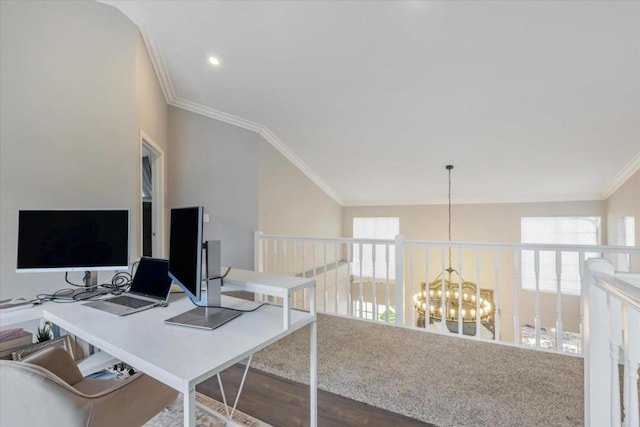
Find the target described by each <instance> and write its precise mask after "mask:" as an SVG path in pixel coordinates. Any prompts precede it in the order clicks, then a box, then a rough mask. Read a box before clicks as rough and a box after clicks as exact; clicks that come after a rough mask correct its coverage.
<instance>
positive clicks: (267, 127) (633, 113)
mask: <svg viewBox="0 0 640 427" xmlns="http://www.w3.org/2000/svg"><path fill="white" fill-rule="evenodd" d="M105 3H108V4H111V5H113V6H115V7H118V8H119V9H120V10H121V11H122V12H123V13H124V14H126V15H127V16H128V17H129V18H130V19H131V20H132V21H133V22H135V23H136V24H137V25H138V26H139V28H140V30H141V32H142V34H143V37H144V39H145V42H146V44H147V47H148V48H149V50H150V52H151V56H152V60H153V62H154V66H155V67H156V72H157V73H158V76H159V79H160V81H161V85H162V86H163V90H164V92H165V96H166V97H167V102H168V103H169V104H171V105H176V106H179V107H181V108H186V109H189V110H191V111H195V112H198V113H200V114H205V115H207V116H210V117H213V118H216V119H219V120H223V121H226V122H229V123H232V124H234V125H237V126H241V127H244V128H247V129H251V130H254V131H256V132H259V133H261V134H262V135H263V136H264V137H265V139H267V140H268V141H269V142H271V143H272V144H274V146H276V147H277V148H278V149H279V150H280V151H281V152H283V154H285V155H286V156H287V157H288V158H289V159H290V160H291V161H293V162H294V163H295V164H296V165H297V166H298V167H299V168H300V169H301V170H302V171H303V172H305V173H306V174H307V175H308V176H309V177H310V178H311V179H313V180H314V181H315V182H316V183H317V184H318V185H319V186H320V187H321V188H322V189H323V190H324V191H326V192H327V193H328V194H329V195H330V196H332V197H333V198H334V199H335V200H336V201H338V202H339V203H340V204H343V205H391V204H429V203H442V202H444V201H445V200H446V189H447V188H446V186H447V172H446V170H445V165H447V164H453V165H455V169H454V171H453V175H452V176H453V182H454V187H453V191H454V203H465V202H468V203H486V202H530V201H564V200H597V199H604V198H606V197H608V196H609V195H610V194H611V192H612V191H613V190H615V188H617V186H618V185H619V184H620V183H621V182H623V181H624V180H625V179H626V178H627V177H628V176H630V174H632V173H633V172H635V171H636V170H637V169H638V167H639V166H640V2H631V1H370V2H367V1H166V0H162V1H153V0H144V1H132V0H126V1H105ZM210 55H215V56H216V57H217V58H219V60H220V65H219V66H218V67H213V66H212V65H211V64H209V63H208V57H209V56H210Z"/></svg>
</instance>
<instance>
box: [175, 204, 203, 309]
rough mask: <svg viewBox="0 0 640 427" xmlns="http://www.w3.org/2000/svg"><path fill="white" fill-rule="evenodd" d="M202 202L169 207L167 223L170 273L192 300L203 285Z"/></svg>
mask: <svg viewBox="0 0 640 427" xmlns="http://www.w3.org/2000/svg"><path fill="white" fill-rule="evenodd" d="M203 212H204V208H203V207H202V206H196V207H188V208H174V209H171V219H170V226H169V277H171V279H172V280H173V281H174V282H175V283H176V284H178V285H179V286H180V287H181V288H182V289H183V290H184V292H185V293H186V294H187V295H188V296H189V298H191V299H192V300H193V301H200V299H201V295H202V293H201V289H202V249H203V242H202V222H203Z"/></svg>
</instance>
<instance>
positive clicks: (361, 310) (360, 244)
mask: <svg viewBox="0 0 640 427" xmlns="http://www.w3.org/2000/svg"><path fill="white" fill-rule="evenodd" d="M359 248H360V258H358V259H359V260H360V318H361V319H362V318H364V292H363V290H362V261H363V259H362V242H360V243H359Z"/></svg>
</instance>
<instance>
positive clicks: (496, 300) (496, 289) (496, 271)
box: [493, 249, 500, 341]
mask: <svg viewBox="0 0 640 427" xmlns="http://www.w3.org/2000/svg"><path fill="white" fill-rule="evenodd" d="M493 266H494V267H493V275H494V278H495V281H494V285H493V313H494V314H493V319H494V322H495V334H494V335H495V340H496V341H500V252H498V250H497V249H495V250H494V258H493Z"/></svg>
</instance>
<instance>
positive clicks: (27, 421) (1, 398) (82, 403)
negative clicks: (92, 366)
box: [0, 347, 178, 427]
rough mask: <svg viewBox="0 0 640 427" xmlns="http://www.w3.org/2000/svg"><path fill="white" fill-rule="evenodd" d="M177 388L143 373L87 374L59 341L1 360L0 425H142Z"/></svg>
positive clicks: (67, 426) (174, 395)
mask: <svg viewBox="0 0 640 427" xmlns="http://www.w3.org/2000/svg"><path fill="white" fill-rule="evenodd" d="M177 394H178V393H177V391H175V390H173V389H172V388H170V387H167V386H166V385H164V384H162V383H160V382H158V381H157V380H155V379H153V378H151V377H149V376H147V375H144V374H142V373H137V374H135V375H133V376H131V377H130V378H128V379H127V380H100V379H83V378H82V374H81V373H80V370H79V369H78V367H77V365H76V363H75V361H74V360H73V358H71V356H70V355H69V354H68V353H67V352H66V351H65V350H63V349H62V348H60V347H49V348H47V349H45V350H42V351H41V352H38V353H36V354H33V355H31V356H29V357H28V358H26V359H24V360H23V361H22V362H14V361H8V360H0V408H2V410H0V426H5V425H6V426H20V425H29V426H51V425H56V426H58V425H59V426H65V427H76V426H77V427H87V426H91V427H112V426H118V427H129V426H131V427H138V426H140V425H142V424H144V423H145V422H146V421H147V420H149V419H150V418H151V417H153V415H155V414H157V413H158V412H159V411H161V410H162V409H163V408H164V407H165V406H166V405H168V404H169V403H171V402H172V401H173V400H174V399H175V398H176V396H177ZM133 402H136V403H135V404H133Z"/></svg>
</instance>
